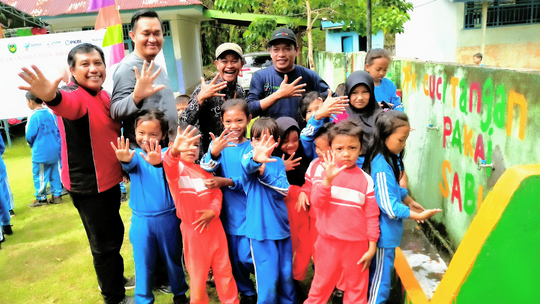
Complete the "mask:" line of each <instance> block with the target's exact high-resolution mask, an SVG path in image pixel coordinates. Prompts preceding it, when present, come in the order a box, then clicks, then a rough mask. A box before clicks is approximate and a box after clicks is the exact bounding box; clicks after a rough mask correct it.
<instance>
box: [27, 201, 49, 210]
mask: <svg viewBox="0 0 540 304" xmlns="http://www.w3.org/2000/svg"><path fill="white" fill-rule="evenodd" d="M47 205H48V203H47V200H37V199H36V200H35V201H34V202H33V203H31V204H30V205H28V207H30V208H34V207H41V206H47Z"/></svg>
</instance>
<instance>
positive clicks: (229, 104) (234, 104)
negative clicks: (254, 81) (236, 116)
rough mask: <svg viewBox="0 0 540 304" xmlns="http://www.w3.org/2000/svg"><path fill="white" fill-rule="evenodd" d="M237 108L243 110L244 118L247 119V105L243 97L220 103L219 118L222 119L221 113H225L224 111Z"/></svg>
mask: <svg viewBox="0 0 540 304" xmlns="http://www.w3.org/2000/svg"><path fill="white" fill-rule="evenodd" d="M234 108H237V109H239V110H240V111H242V112H244V114H246V118H247V119H249V107H248V105H247V102H246V101H245V100H243V99H229V100H227V101H225V102H224V103H223V104H222V105H221V119H223V115H225V112H227V111H229V110H231V109H234Z"/></svg>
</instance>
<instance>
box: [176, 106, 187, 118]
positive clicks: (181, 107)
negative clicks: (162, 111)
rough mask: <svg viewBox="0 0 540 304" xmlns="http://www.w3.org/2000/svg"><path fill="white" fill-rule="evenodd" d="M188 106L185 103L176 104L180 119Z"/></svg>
mask: <svg viewBox="0 0 540 304" xmlns="http://www.w3.org/2000/svg"><path fill="white" fill-rule="evenodd" d="M186 106H187V105H186V104H185V103H177V104H176V111H177V112H178V117H180V115H182V112H184V110H185V109H186Z"/></svg>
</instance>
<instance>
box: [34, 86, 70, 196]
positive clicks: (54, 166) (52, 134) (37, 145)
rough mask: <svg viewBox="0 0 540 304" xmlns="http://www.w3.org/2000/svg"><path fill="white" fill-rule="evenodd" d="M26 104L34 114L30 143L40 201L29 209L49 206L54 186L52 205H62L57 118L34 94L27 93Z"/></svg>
mask: <svg viewBox="0 0 540 304" xmlns="http://www.w3.org/2000/svg"><path fill="white" fill-rule="evenodd" d="M26 101H27V102H28V107H29V108H30V110H32V111H33V112H32V114H30V116H28V123H27V125H26V141H27V142H28V145H29V146H30V148H32V167H33V168H32V171H33V173H34V188H35V189H36V192H35V194H34V195H35V196H36V200H35V201H34V202H33V203H32V204H30V206H29V207H39V206H44V205H47V204H48V202H47V184H50V186H51V192H52V194H53V197H52V199H51V201H50V203H53V204H60V203H61V202H62V196H61V195H62V183H61V182H60V172H59V171H58V161H59V160H60V144H61V141H60V131H59V130H58V126H57V124H56V116H55V115H54V114H53V113H52V112H51V111H50V110H49V109H48V108H46V107H43V101H42V100H41V99H39V98H37V97H36V95H34V94H32V93H31V92H26Z"/></svg>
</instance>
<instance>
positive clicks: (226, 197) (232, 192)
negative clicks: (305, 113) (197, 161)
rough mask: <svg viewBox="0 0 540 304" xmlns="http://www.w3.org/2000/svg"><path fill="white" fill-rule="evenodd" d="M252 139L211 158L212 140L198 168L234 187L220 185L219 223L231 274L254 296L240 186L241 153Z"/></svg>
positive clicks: (243, 291)
mask: <svg viewBox="0 0 540 304" xmlns="http://www.w3.org/2000/svg"><path fill="white" fill-rule="evenodd" d="M251 149H252V148H251V142H250V141H249V140H248V141H246V142H244V143H241V144H238V145H237V146H236V147H229V148H225V149H224V150H223V151H222V152H221V154H220V155H219V157H218V158H217V159H215V160H213V159H212V155H211V154H210V151H211V150H212V143H210V146H209V148H208V153H206V154H205V155H204V156H203V158H202V160H201V168H203V169H204V170H206V171H209V172H216V175H218V176H221V177H225V178H230V179H232V180H233V182H234V187H223V188H221V191H222V192H223V206H222V208H221V222H222V223H223V229H224V230H225V233H226V234H227V242H228V244H229V258H230V259H231V266H232V270H233V276H234V279H235V280H236V285H237V286H238V291H239V292H240V293H241V294H242V295H246V296H252V295H255V292H256V290H255V286H254V285H253V282H252V281H251V279H250V278H249V276H250V274H251V273H254V271H255V269H254V268H253V259H252V258H251V248H250V246H249V239H248V238H247V237H246V205H247V196H246V193H245V192H244V190H243V188H242V186H243V185H244V184H245V178H246V175H245V174H244V170H243V169H242V163H241V160H242V156H243V155H244V154H247V153H249V151H251Z"/></svg>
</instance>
